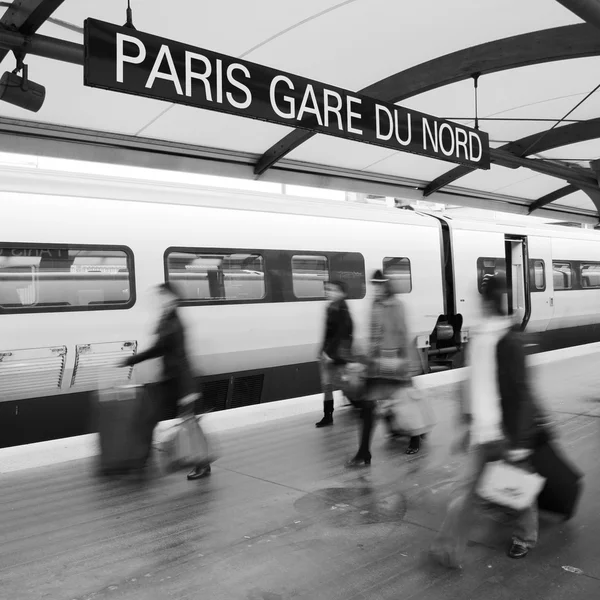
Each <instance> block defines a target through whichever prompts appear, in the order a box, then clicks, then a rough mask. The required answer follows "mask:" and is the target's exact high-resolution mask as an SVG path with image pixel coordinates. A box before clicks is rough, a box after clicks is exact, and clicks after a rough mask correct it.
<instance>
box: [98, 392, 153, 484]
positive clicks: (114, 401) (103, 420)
mask: <svg viewBox="0 0 600 600" xmlns="http://www.w3.org/2000/svg"><path fill="white" fill-rule="evenodd" d="M146 400H147V398H146V393H145V389H144V387H143V386H137V385H125V386H121V387H113V388H108V389H102V390H99V391H98V397H97V402H96V411H95V412H96V425H97V431H98V433H99V438H100V465H99V467H100V472H101V473H102V474H105V475H107V474H111V473H123V472H127V471H131V470H133V469H141V468H143V467H144V466H145V464H146V461H147V460H148V457H149V456H150V451H151V449H152V433H153V430H154V425H155V423H154V422H153V421H154V419H153V414H152V413H153V411H152V407H151V406H150V404H149V403H148V402H146Z"/></svg>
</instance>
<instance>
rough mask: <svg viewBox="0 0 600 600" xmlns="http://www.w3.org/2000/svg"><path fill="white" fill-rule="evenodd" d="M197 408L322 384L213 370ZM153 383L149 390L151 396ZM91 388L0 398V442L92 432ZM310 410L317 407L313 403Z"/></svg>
mask: <svg viewBox="0 0 600 600" xmlns="http://www.w3.org/2000/svg"><path fill="white" fill-rule="evenodd" d="M525 337H526V343H528V344H532V345H531V346H528V347H527V353H528V354H537V353H539V352H548V351H551V350H558V349H561V348H568V347H573V346H580V345H582V344H590V343H593V342H600V324H595V325H586V326H582V327H572V328H569V329H562V330H558V331H546V332H542V333H537V334H527V333H526V334H525ZM198 383H199V388H201V389H203V395H204V399H203V403H202V404H201V403H199V404H198V406H196V410H197V412H201V411H202V410H227V409H229V408H237V407H240V406H249V405H252V404H259V403H266V402H274V401H276V400H285V399H287V398H298V397H301V396H308V395H310V394H317V393H319V392H320V389H321V386H320V381H319V370H318V364H317V363H300V364H296V365H287V366H282V367H272V368H268V369H262V370H253V371H240V372H237V373H227V374H220V375H212V376H209V377H205V378H203V379H202V380H198ZM155 393H156V388H154V390H153V389H151V390H150V394H151V397H152V395H155ZM92 407H93V393H92V392H81V393H75V394H63V395H60V396H52V397H40V398H32V399H28V400H18V401H11V402H0V448H6V447H10V446H18V445H21V444H31V443H35V442H43V441H47V440H54V439H59V438H65V437H72V436H77V435H83V434H86V433H92V432H93V430H94V428H93V411H92ZM314 410H315V414H318V413H319V412H320V411H321V410H322V406H321V404H320V402H318V401H317V402H315V403H314Z"/></svg>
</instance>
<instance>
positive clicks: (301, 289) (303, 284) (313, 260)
mask: <svg viewBox="0 0 600 600" xmlns="http://www.w3.org/2000/svg"><path fill="white" fill-rule="evenodd" d="M328 281H329V261H328V260H327V257H326V256H320V255H314V254H296V255H294V256H292V282H293V286H294V287H293V289H294V296H296V298H325V284H326V283H327V282H328Z"/></svg>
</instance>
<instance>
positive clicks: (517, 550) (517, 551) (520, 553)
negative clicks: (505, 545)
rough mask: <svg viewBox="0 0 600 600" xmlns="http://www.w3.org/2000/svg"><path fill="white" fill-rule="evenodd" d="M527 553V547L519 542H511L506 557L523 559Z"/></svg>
mask: <svg viewBox="0 0 600 600" xmlns="http://www.w3.org/2000/svg"><path fill="white" fill-rule="evenodd" d="M528 552H529V548H528V547H527V546H525V545H524V544H521V543H520V542H513V543H512V545H511V547H510V550H509V551H508V556H510V558H525V557H526V556H527V553H528Z"/></svg>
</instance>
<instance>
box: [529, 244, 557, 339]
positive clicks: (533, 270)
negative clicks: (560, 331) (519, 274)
mask: <svg viewBox="0 0 600 600" xmlns="http://www.w3.org/2000/svg"><path fill="white" fill-rule="evenodd" d="M527 249H528V254H529V294H530V298H531V317H530V319H529V322H528V323H527V332H530V333H539V332H542V331H546V329H547V328H548V325H549V324H550V321H551V320H552V317H553V315H554V288H553V285H552V246H551V242H550V238H547V237H541V236H540V237H538V236H535V235H534V236H529V237H528V239H527Z"/></svg>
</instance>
